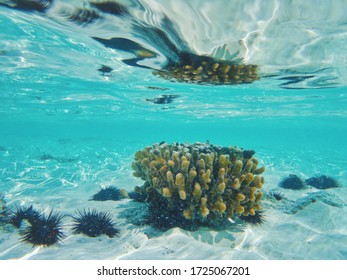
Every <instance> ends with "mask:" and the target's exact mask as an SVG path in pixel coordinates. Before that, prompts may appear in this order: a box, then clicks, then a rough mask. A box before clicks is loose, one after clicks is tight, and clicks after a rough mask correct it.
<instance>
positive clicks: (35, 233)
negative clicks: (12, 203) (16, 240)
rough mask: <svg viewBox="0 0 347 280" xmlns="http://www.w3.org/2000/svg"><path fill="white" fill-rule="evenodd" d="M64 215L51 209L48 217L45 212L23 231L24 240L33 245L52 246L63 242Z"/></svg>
mask: <svg viewBox="0 0 347 280" xmlns="http://www.w3.org/2000/svg"><path fill="white" fill-rule="evenodd" d="M63 217H64V215H61V214H59V213H54V212H53V211H51V212H50V213H49V214H48V216H47V217H46V216H45V215H44V214H43V215H40V217H39V218H38V219H36V220H34V221H30V220H28V221H29V223H30V225H29V226H28V227H27V228H26V229H25V230H24V231H23V232H22V238H21V240H22V242H26V243H31V244H32V245H33V246H47V247H48V246H52V245H57V244H59V243H60V242H61V240H62V238H63V237H64V234H63V232H62V226H61V220H62V218H63Z"/></svg>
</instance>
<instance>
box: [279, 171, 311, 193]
mask: <svg viewBox="0 0 347 280" xmlns="http://www.w3.org/2000/svg"><path fill="white" fill-rule="evenodd" d="M279 186H280V187H281V188H283V189H292V190H301V189H303V188H305V183H304V182H303V181H302V180H301V179H300V177H298V176H297V175H295V174H290V175H289V176H288V177H286V178H283V179H282V180H281V182H280V183H279Z"/></svg>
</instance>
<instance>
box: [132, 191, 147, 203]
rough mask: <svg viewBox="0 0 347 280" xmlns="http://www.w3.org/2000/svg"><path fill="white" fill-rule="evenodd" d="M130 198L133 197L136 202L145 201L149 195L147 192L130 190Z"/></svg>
mask: <svg viewBox="0 0 347 280" xmlns="http://www.w3.org/2000/svg"><path fill="white" fill-rule="evenodd" d="M128 195H129V198H131V199H132V200H134V201H136V202H145V201H146V198H147V195H146V194H145V193H140V192H136V191H134V192H129V193H128Z"/></svg>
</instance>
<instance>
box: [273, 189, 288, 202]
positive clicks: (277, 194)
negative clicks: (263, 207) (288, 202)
mask: <svg viewBox="0 0 347 280" xmlns="http://www.w3.org/2000/svg"><path fill="white" fill-rule="evenodd" d="M269 195H270V196H272V197H273V198H275V199H276V200H277V201H280V200H282V199H285V198H286V197H285V195H284V194H283V193H282V192H276V191H270V192H269Z"/></svg>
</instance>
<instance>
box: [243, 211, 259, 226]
mask: <svg viewBox="0 0 347 280" xmlns="http://www.w3.org/2000/svg"><path fill="white" fill-rule="evenodd" d="M239 218H240V220H242V221H244V222H246V223H248V224H252V225H254V226H260V225H261V224H263V223H264V222H265V215H264V211H261V210H260V211H255V214H254V215H248V216H239Z"/></svg>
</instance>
